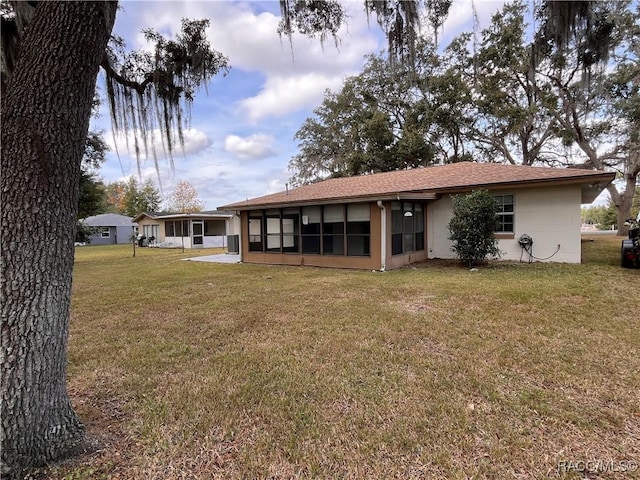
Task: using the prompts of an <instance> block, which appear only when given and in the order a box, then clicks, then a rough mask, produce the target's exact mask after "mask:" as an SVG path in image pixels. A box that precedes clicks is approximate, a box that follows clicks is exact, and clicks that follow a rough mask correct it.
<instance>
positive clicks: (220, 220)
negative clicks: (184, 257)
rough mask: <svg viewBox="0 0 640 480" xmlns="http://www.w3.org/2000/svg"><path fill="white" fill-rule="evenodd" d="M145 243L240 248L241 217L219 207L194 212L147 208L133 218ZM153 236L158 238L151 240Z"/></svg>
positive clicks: (234, 249) (185, 246)
mask: <svg viewBox="0 0 640 480" xmlns="http://www.w3.org/2000/svg"><path fill="white" fill-rule="evenodd" d="M133 221H134V222H137V223H138V233H139V234H141V235H144V236H145V237H146V242H147V243H145V245H155V246H159V247H184V248H210V247H227V249H228V250H229V251H230V252H237V245H238V240H237V239H238V234H239V233H240V219H239V218H238V217H237V216H236V215H234V213H233V212H223V211H219V210H213V211H207V212H194V213H175V212H144V213H141V214H140V215H138V216H137V217H136V218H134V219H133ZM151 237H153V239H154V240H152V241H151V242H149V239H150V238H151Z"/></svg>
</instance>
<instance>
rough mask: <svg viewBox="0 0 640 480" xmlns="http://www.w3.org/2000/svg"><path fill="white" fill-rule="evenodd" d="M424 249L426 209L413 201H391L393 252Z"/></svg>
mask: <svg viewBox="0 0 640 480" xmlns="http://www.w3.org/2000/svg"><path fill="white" fill-rule="evenodd" d="M419 250H424V209H423V207H422V205H420V204H417V203H413V202H391V253H392V255H400V254H402V253H408V252H415V251H419Z"/></svg>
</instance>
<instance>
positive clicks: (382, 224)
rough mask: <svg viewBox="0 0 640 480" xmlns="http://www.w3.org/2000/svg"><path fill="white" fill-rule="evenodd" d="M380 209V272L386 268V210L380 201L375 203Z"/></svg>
mask: <svg viewBox="0 0 640 480" xmlns="http://www.w3.org/2000/svg"><path fill="white" fill-rule="evenodd" d="M377 204H378V208H379V209H380V271H381V272H384V271H385V270H386V268H387V209H386V208H385V206H384V205H383V204H382V200H378V202H377Z"/></svg>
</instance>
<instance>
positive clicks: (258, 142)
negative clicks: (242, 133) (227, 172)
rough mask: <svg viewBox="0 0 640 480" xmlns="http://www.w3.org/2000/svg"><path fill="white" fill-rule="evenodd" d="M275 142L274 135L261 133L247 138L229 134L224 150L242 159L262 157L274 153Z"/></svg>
mask: <svg viewBox="0 0 640 480" xmlns="http://www.w3.org/2000/svg"><path fill="white" fill-rule="evenodd" d="M273 143H274V139H273V137H270V136H269V135H264V134H259V133H258V134H255V135H250V136H248V137H245V138H242V137H239V136H237V135H228V136H227V138H225V140H224V150H225V151H226V152H229V153H231V154H233V155H235V156H236V157H238V158H241V159H262V158H267V157H270V156H272V155H274V153H275V150H274V148H273Z"/></svg>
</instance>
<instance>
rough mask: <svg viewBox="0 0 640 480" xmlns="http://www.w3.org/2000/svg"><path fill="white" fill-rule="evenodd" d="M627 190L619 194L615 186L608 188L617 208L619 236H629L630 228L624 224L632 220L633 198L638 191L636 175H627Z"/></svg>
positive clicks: (625, 178)
mask: <svg viewBox="0 0 640 480" xmlns="http://www.w3.org/2000/svg"><path fill="white" fill-rule="evenodd" d="M624 180H625V189H624V190H623V191H622V192H619V191H618V189H617V188H616V187H615V185H613V184H610V185H609V186H607V190H608V191H609V195H610V196H611V200H612V201H613V204H614V205H615V206H616V224H617V228H618V235H620V236H627V234H628V233H629V227H628V226H627V225H625V224H624V223H625V222H626V221H627V220H629V218H631V208H632V207H633V197H634V195H635V191H636V182H637V176H636V175H625V177H624Z"/></svg>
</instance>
